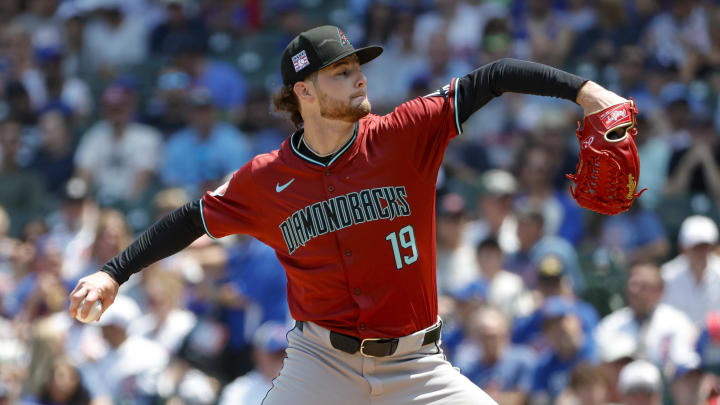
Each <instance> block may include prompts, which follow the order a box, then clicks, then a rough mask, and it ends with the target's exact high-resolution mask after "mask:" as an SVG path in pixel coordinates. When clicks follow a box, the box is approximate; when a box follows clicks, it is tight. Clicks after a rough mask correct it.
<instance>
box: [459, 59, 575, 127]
mask: <svg viewBox="0 0 720 405" xmlns="http://www.w3.org/2000/svg"><path fill="white" fill-rule="evenodd" d="M586 81H587V79H583V78H582V77H580V76H576V75H574V74H572V73H567V72H564V71H562V70H559V69H555V68H553V67H550V66H547V65H543V64H540V63H535V62H528V61H523V60H517V59H510V58H504V59H499V60H497V61H495V62H492V63H488V64H487V65H484V66H482V67H480V68H478V69H476V70H474V71H472V72H471V73H469V74H467V75H465V76H463V77H461V78H460V79H459V80H458V84H457V89H456V91H457V97H458V100H457V103H458V106H457V109H458V111H457V112H458V119H459V120H460V123H463V122H465V121H466V120H467V119H468V118H469V117H470V115H472V113H474V112H475V111H477V110H479V109H480V107H482V106H484V105H485V104H487V103H488V102H489V101H490V100H492V99H493V98H494V97H498V96H500V95H501V94H503V93H505V92H511V93H524V94H535V95H538V96H550V97H558V98H564V99H567V100H570V101H572V102H575V100H576V99H577V94H578V91H579V90H580V88H581V87H582V85H583V84H585V82H586Z"/></svg>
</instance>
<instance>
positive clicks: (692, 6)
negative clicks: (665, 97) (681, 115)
mask: <svg viewBox="0 0 720 405" xmlns="http://www.w3.org/2000/svg"><path fill="white" fill-rule="evenodd" d="M705 15H706V14H705V9H704V8H703V6H702V5H701V4H700V2H698V1H696V0H689V1H674V2H672V3H670V7H669V10H667V11H664V12H662V13H660V14H658V15H657V16H656V17H655V18H654V19H653V20H652V22H651V23H650V25H649V26H648V32H647V35H648V48H649V49H650V51H651V52H652V55H653V58H654V59H655V61H656V62H657V63H659V64H660V65H662V66H668V67H674V68H676V69H677V70H678V71H679V75H680V77H681V78H682V79H683V81H687V80H688V79H690V78H691V77H692V76H693V75H694V74H695V73H696V71H697V69H698V68H700V67H701V66H702V62H703V59H704V58H705V57H706V55H707V54H708V53H709V52H710V49H711V45H710V33H709V31H708V25H707V19H706V18H705Z"/></svg>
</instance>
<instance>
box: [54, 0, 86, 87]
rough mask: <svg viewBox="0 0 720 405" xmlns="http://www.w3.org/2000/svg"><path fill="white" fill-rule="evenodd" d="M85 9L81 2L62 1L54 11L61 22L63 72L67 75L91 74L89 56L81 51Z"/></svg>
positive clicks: (82, 47) (83, 42)
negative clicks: (63, 56)
mask: <svg viewBox="0 0 720 405" xmlns="http://www.w3.org/2000/svg"><path fill="white" fill-rule="evenodd" d="M87 11H88V10H85V8H84V5H83V4H82V3H81V2H78V1H63V2H61V4H60V6H59V7H58V9H57V12H56V13H55V17H56V18H57V19H58V21H61V22H62V23H63V25H62V33H63V35H62V38H63V50H64V55H65V58H64V59H63V72H64V74H65V75H67V76H77V77H88V76H89V75H91V74H92V68H91V67H90V56H89V55H87V54H85V53H84V52H83V49H84V48H85V46H84V44H85V41H84V38H85V37H84V35H83V33H84V32H85V25H86V22H87V20H88V17H87V15H86V12H87Z"/></svg>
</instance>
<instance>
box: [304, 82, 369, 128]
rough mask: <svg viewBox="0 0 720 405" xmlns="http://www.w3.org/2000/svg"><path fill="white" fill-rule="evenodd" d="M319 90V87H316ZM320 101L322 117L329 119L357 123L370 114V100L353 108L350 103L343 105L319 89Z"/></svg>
mask: <svg viewBox="0 0 720 405" xmlns="http://www.w3.org/2000/svg"><path fill="white" fill-rule="evenodd" d="M316 88H317V87H316ZM317 90H318V100H319V101H320V116H321V117H323V118H327V119H332V120H339V121H345V122H357V121H359V120H360V118H362V117H364V116H366V115H368V114H370V100H368V99H367V98H365V100H363V102H362V103H360V105H359V106H357V107H353V106H351V105H350V103H349V102H347V103H343V102H342V101H340V100H337V99H334V98H332V97H330V96H329V95H327V94H326V93H325V92H323V91H322V90H320V89H319V88H317Z"/></svg>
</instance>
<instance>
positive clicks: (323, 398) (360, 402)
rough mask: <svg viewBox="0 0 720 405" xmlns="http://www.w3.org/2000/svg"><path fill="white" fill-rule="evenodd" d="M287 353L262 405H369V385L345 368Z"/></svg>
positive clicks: (299, 353)
mask: <svg viewBox="0 0 720 405" xmlns="http://www.w3.org/2000/svg"><path fill="white" fill-rule="evenodd" d="M287 352H288V357H287V358H286V359H285V362H284V365H283V369H282V370H281V371H280V375H279V376H278V377H277V378H276V379H274V380H273V386H272V388H271V389H270V391H269V392H268V394H267V395H266V397H265V400H264V401H263V403H262V405H287V404H293V405H317V404H328V405H333V404H338V405H370V399H369V398H370V393H369V392H370V389H369V386H368V384H367V382H366V381H365V380H363V379H362V378H361V377H359V376H354V375H353V374H352V373H351V372H349V370H348V369H346V368H344V367H343V365H341V364H332V360H331V359H323V360H320V359H319V358H317V357H316V356H315V355H313V354H310V353H309V352H306V351H304V350H298V349H293V348H288V350H287Z"/></svg>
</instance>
